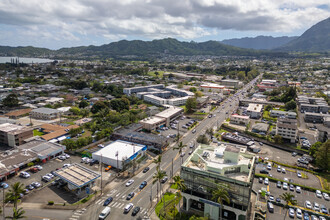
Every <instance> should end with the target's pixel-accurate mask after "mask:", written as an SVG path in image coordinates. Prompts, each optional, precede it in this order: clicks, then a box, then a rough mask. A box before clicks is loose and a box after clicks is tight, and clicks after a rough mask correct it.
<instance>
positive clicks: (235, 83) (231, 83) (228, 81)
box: [221, 79, 243, 89]
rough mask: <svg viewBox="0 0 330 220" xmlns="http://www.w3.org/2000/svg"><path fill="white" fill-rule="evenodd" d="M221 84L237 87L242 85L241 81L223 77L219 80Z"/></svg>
mask: <svg viewBox="0 0 330 220" xmlns="http://www.w3.org/2000/svg"><path fill="white" fill-rule="evenodd" d="M221 85H224V86H226V87H230V88H235V89H237V88H240V87H242V86H243V82H241V81H238V80H234V79H224V80H221Z"/></svg>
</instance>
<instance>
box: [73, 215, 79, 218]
mask: <svg viewBox="0 0 330 220" xmlns="http://www.w3.org/2000/svg"><path fill="white" fill-rule="evenodd" d="M72 217H74V218H79V217H80V216H79V215H72Z"/></svg>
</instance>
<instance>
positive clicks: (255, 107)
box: [247, 103, 263, 118]
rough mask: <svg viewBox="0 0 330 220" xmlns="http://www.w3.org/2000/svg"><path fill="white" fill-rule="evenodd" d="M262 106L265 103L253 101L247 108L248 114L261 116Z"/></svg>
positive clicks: (254, 116) (252, 116) (256, 116)
mask: <svg viewBox="0 0 330 220" xmlns="http://www.w3.org/2000/svg"><path fill="white" fill-rule="evenodd" d="M262 107H263V105H260V104H254V103H251V104H249V106H248V108H247V114H248V115H249V116H250V118H260V117H261V115H262Z"/></svg>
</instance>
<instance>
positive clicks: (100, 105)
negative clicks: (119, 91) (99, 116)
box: [91, 101, 108, 114]
mask: <svg viewBox="0 0 330 220" xmlns="http://www.w3.org/2000/svg"><path fill="white" fill-rule="evenodd" d="M104 108H108V106H107V105H106V104H105V103H104V102H103V101H97V102H95V103H94V105H93V106H92V109H91V112H92V113H93V114H96V113H98V112H99V111H100V110H101V109H104Z"/></svg>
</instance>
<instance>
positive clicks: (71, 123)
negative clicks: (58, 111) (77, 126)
mask: <svg viewBox="0 0 330 220" xmlns="http://www.w3.org/2000/svg"><path fill="white" fill-rule="evenodd" d="M64 123H65V124H68V125H74V122H73V121H66V122H64Z"/></svg>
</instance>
